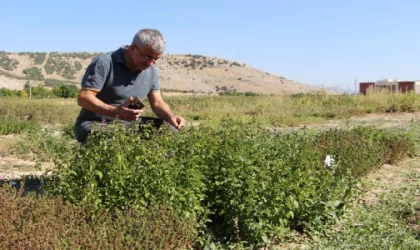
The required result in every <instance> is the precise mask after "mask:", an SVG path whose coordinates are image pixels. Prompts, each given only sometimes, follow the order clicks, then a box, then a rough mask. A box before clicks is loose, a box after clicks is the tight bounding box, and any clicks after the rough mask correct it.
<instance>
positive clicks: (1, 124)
mask: <svg viewBox="0 0 420 250" xmlns="http://www.w3.org/2000/svg"><path fill="white" fill-rule="evenodd" d="M37 129H39V125H38V124H36V123H35V122H33V121H25V120H24V121H20V120H17V121H16V120H15V121H13V120H4V119H0V135H9V134H19V133H21V132H23V131H32V130H37Z"/></svg>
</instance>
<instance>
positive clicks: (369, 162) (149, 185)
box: [47, 121, 413, 246]
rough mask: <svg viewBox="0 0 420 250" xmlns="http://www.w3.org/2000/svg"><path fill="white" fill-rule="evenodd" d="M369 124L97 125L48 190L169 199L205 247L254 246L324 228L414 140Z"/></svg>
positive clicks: (142, 205)
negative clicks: (363, 181) (320, 127)
mask: <svg viewBox="0 0 420 250" xmlns="http://www.w3.org/2000/svg"><path fill="white" fill-rule="evenodd" d="M366 131H367V130H366ZM366 131H364V130H363V129H355V130H349V131H347V130H329V131H324V132H321V133H317V134H311V133H307V132H306V131H300V132H293V133H274V132H272V131H270V130H267V129H265V128H261V127H252V126H249V125H244V124H241V123H235V122H232V121H224V122H222V124H221V125H220V127H219V128H211V127H203V126H202V127H200V128H186V129H185V130H182V131H179V132H178V133H171V132H170V130H169V129H166V128H164V129H163V130H161V131H158V132H153V130H149V129H146V128H142V129H140V130H139V129H137V128H136V127H131V128H130V129H128V130H126V128H125V126H123V125H121V124H114V125H111V126H101V127H100V128H99V129H97V130H95V131H94V132H93V134H92V135H91V136H90V137H89V138H88V142H87V143H86V144H85V145H82V146H75V148H74V149H73V150H67V152H68V153H67V154H66V155H64V156H61V157H60V161H59V164H58V167H57V169H56V170H55V172H54V174H53V177H52V180H54V181H52V182H50V185H49V186H48V188H47V191H48V192H49V193H50V194H60V195H63V197H64V199H66V200H69V201H71V202H73V203H81V202H86V201H87V202H90V203H92V204H94V205H95V207H94V209H96V210H98V209H101V208H102V207H106V208H110V209H115V208H118V209H123V208H126V207H130V208H132V209H134V210H138V211H145V210H147V209H148V207H149V206H154V205H156V206H160V205H162V204H165V205H166V206H167V207H168V208H170V209H173V210H174V211H176V212H177V213H178V214H179V215H180V216H181V217H182V218H194V219H196V222H197V224H196V226H197V228H198V230H199V231H200V235H201V237H200V242H201V244H203V242H204V241H205V240H204V239H208V238H209V237H210V239H211V240H212V241H214V242H222V243H223V244H233V243H239V242H246V243H245V244H247V245H248V246H251V245H252V246H258V245H259V244H262V243H263V242H273V241H275V240H276V239H278V237H280V236H281V235H282V234H283V233H285V232H286V231H287V230H289V229H293V230H297V231H299V232H311V233H314V232H315V233H316V232H321V231H322V230H323V228H325V226H326V225H328V224H331V223H334V222H336V221H337V219H338V218H339V216H340V215H341V213H342V210H343V208H344V207H345V205H346V203H347V201H348V199H349V198H350V197H351V194H352V188H353V186H354V185H355V183H356V182H357V180H358V179H359V178H360V177H361V176H363V175H364V174H366V173H367V172H368V171H370V170H371V169H373V168H377V167H379V166H380V165H381V164H382V163H383V162H386V161H387V159H391V158H389V157H390V156H392V155H395V156H397V155H398V156H399V155H404V154H406V152H409V149H411V148H412V147H413V144H411V143H410V142H409V141H410V139H409V138H408V137H406V138H404V137H402V138H401V137H399V136H390V135H387V136H385V135H386V134H387V133H386V132H384V131H381V130H376V129H372V130H371V131H370V132H366ZM372 134H376V135H375V136H373V137H372V136H371V135H372ZM398 140H401V143H398V145H400V146H398V147H393V148H392V147H390V144H387V141H389V142H396V141H398ZM401 145H405V146H401ZM390 151H393V152H396V153H395V154H394V153H392V154H391V153H390ZM326 155H331V156H333V157H334V159H335V162H334V164H333V165H325V163H324V159H325V157H326ZM397 158H398V157H397ZM397 158H395V159H397Z"/></svg>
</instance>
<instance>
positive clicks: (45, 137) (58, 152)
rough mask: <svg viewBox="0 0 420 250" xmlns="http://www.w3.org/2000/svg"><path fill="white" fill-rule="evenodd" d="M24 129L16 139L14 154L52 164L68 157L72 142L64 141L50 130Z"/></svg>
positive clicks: (63, 138) (64, 139)
mask: <svg viewBox="0 0 420 250" xmlns="http://www.w3.org/2000/svg"><path fill="white" fill-rule="evenodd" d="M35 128H36V129H31V130H29V129H26V130H23V131H22V132H23V133H22V134H21V136H20V137H19V138H18V139H17V145H16V148H15V153H16V154H18V155H22V156H24V155H30V156H31V157H32V158H33V160H36V161H44V162H53V161H54V160H56V161H60V159H62V158H64V157H65V156H66V155H68V152H69V150H71V147H72V146H73V145H74V143H75V142H74V141H66V138H65V137H61V136H58V135H57V134H55V133H54V131H53V130H51V129H38V127H35Z"/></svg>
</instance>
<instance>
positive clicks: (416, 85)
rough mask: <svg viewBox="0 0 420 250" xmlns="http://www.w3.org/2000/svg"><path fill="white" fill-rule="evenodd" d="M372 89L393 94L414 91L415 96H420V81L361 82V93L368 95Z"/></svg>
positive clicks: (386, 80)
mask: <svg viewBox="0 0 420 250" xmlns="http://www.w3.org/2000/svg"><path fill="white" fill-rule="evenodd" d="M370 89H389V90H390V91H392V92H400V93H405V92H408V91H411V90H412V91H413V92H414V93H415V94H420V80H419V81H399V80H394V79H384V80H378V81H376V82H360V83H359V93H360V94H363V95H366V94H367V92H368V91H369V90H370Z"/></svg>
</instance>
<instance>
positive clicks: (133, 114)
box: [77, 88, 143, 121]
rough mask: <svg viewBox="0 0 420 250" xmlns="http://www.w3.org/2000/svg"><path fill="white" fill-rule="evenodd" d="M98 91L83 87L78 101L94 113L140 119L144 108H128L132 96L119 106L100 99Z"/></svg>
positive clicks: (131, 119) (129, 119)
mask: <svg viewBox="0 0 420 250" xmlns="http://www.w3.org/2000/svg"><path fill="white" fill-rule="evenodd" d="M97 94H98V91H96V90H92V89H84V88H82V89H81V90H80V92H79V96H78V98H77V103H78V104H79V105H80V106H81V107H83V108H85V109H87V110H89V111H92V112H94V113H97V114H100V115H105V116H109V117H113V118H120V119H122V120H126V121H136V120H137V119H139V117H140V115H141V113H142V112H143V110H134V109H129V108H127V106H128V104H130V102H131V101H132V98H129V99H128V100H126V101H125V102H124V103H123V104H121V105H120V106H118V107H114V106H112V105H109V104H106V103H104V102H103V101H101V100H99V99H98V98H97V97H96V95H97Z"/></svg>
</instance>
